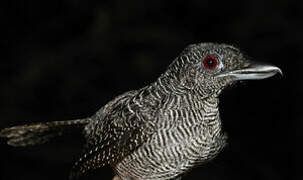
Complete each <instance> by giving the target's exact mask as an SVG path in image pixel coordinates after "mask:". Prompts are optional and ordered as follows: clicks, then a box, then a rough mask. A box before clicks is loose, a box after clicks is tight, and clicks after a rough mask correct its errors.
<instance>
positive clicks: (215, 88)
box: [0, 43, 281, 180]
mask: <svg viewBox="0 0 303 180" xmlns="http://www.w3.org/2000/svg"><path fill="white" fill-rule="evenodd" d="M277 72H278V73H281V70H280V69H279V68H277V67H275V66H271V65H266V64H260V63H254V62H252V61H250V60H248V59H247V58H246V57H245V56H244V55H243V54H242V53H241V51H240V50H239V49H237V48H235V47H233V46H230V45H226V44H215V43H200V44H194V45H190V46H188V47H187V48H185V50H184V51H183V52H182V53H181V54H180V55H179V56H178V57H177V58H176V59H175V60H174V61H173V62H172V63H171V64H170V66H169V67H168V69H167V71H166V72H165V73H163V74H162V75H161V76H160V77H159V78H158V79H157V80H156V81H155V82H153V83H151V84H150V85H148V86H146V87H144V88H142V89H139V90H134V91H129V92H126V93H124V94H122V95H120V96H118V97H116V98H114V99H113V100H112V101H110V102H109V103H107V104H106V105H105V106H103V107H102V108H101V109H100V110H99V111H98V112H96V113H95V114H94V115H93V116H91V117H88V118H84V119H79V120H69V121H56V122H47V123H36V124H31V125H24V126H15V127H11V128H6V129H3V130H2V131H1V132H0V136H1V137H5V138H8V144H9V145H12V146H28V145H36V144H41V143H45V142H47V141H48V140H49V139H50V138H53V137H55V136H59V135H62V134H64V132H67V131H68V130H70V129H74V128H80V129H83V134H84V136H85V138H86V141H87V144H86V146H85V153H84V154H83V155H82V157H81V158H80V159H79V161H78V162H76V163H75V165H74V166H73V168H72V172H71V175H70V177H71V178H77V177H79V176H81V175H83V174H84V173H86V172H87V171H89V170H93V169H96V168H100V167H102V166H105V165H110V166H112V167H113V169H114V171H115V172H116V174H117V178H119V179H122V180H139V179H140V180H141V179H144V180H155V179H157V180H166V179H179V178H181V177H182V175H183V174H184V173H185V172H187V171H188V170H190V169H191V168H193V167H195V166H196V165H198V164H201V163H204V162H207V161H209V160H211V159H212V158H214V157H215V156H216V155H217V154H218V153H219V152H220V150H221V149H222V148H223V147H224V146H225V145H226V139H227V136H226V135H225V133H224V132H223V131H222V128H221V120H220V115H219V109H218V103H219V99H218V96H219V94H220V93H221V92H222V90H223V89H224V88H225V87H227V86H228V85H230V84H233V83H234V82H236V81H238V80H247V79H264V78H268V77H271V76H273V75H274V74H276V73H277Z"/></svg>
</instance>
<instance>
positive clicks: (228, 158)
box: [0, 0, 303, 180]
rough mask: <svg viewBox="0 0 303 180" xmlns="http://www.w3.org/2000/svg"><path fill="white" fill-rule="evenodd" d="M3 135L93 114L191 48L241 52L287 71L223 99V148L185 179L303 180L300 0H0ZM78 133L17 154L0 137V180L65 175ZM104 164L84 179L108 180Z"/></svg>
mask: <svg viewBox="0 0 303 180" xmlns="http://www.w3.org/2000/svg"><path fill="white" fill-rule="evenodd" d="M1 8H2V10H1V13H0V15H1V30H2V32H1V34H0V39H1V40H0V42H1V45H2V48H1V49H2V57H1V60H0V62H1V63H0V128H4V127H8V126H11V125H18V124H25V123H31V122H47V121H55V120H65V119H74V118H80V117H86V116H89V115H92V114H93V113H94V112H95V111H97V110H98V109H99V108H100V107H101V106H102V105H104V104H105V103H106V102H108V101H109V100H110V99H112V98H113V97H115V96H116V95H119V94H121V93H123V92H125V91H127V90H131V89H137V88H140V87H143V86H144V85H147V84H148V83H150V82H153V81H154V80H155V79H156V78H157V77H158V76H159V75H160V74H161V73H162V72H164V71H165V69H166V67H167V66H168V65H169V63H170V62H171V61H172V60H173V59H174V58H175V57H176V56H177V55H178V54H179V53H180V52H181V51H182V49H183V48H184V47H185V46H187V45H188V44H191V43H198V42H219V43H222V42H224V43H229V44H233V45H236V46H238V47H240V48H241V49H242V50H244V51H245V52H246V53H247V54H248V55H250V56H251V57H254V58H255V59H256V60H260V61H264V62H268V63H271V64H275V65H277V66H278V67H280V68H281V69H282V70H283V72H284V76H283V77H282V76H275V77H273V78H270V79H266V80H262V81H249V82H245V83H240V85H239V86H237V87H233V88H229V89H228V90H226V91H224V93H223V94H222V96H221V103H220V107H221V117H222V120H223V123H224V128H225V130H226V131H227V132H228V134H229V146H228V147H227V148H226V149H225V151H224V152H223V153H221V154H220V155H219V156H218V157H217V158H216V160H214V161H213V162H211V163H209V164H206V165H204V166H201V167H198V168H196V169H194V170H193V171H192V172H191V173H189V174H188V175H187V176H186V177H185V178H184V179H194V178H195V179H211V180H216V179H221V180H225V179H232V180H235V179H247V180H252V179H274V180H280V179H303V175H302V172H301V170H302V169H301V162H302V160H303V159H302V155H301V152H302V148H301V146H300V145H301V144H302V137H303V129H302V128H303V118H302V114H301V111H300V108H301V104H300V103H299V101H300V94H301V90H302V89H301V88H302V67H301V66H302V65H303V63H302V60H303V20H302V18H303V1H301V0H288V1H287V0H284V1H277V0H267V1H263V0H246V1H217V0H215V1H210V0H209V1H207V0H200V1H198V0H188V1H186V2H177V1H163V0H162V1H160V0H151V1H142V0H134V1H96V0H91V1H80V0H44V1H39V0H31V1H9V3H4V2H1ZM83 141H84V140H83V139H82V137H81V135H80V134H78V135H69V136H68V137H65V138H59V139H57V140H56V141H53V143H50V144H46V145H41V146H37V147H29V148H24V149H23V148H13V147H9V146H7V145H6V144H5V141H4V140H3V139H1V140H0V152H1V154H0V179H4V180H15V179H20V180H21V179H51V180H53V179H67V178H68V174H69V170H70V168H71V166H72V163H73V162H74V161H76V160H77V158H78V157H79V155H80V152H81V148H82V145H83ZM112 177H113V173H112V171H111V169H110V168H109V167H104V168H101V169H99V170H97V171H95V172H94V173H91V174H90V175H89V176H87V177H86V178H84V179H104V180H109V179H111V178H112Z"/></svg>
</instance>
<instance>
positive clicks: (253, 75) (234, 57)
mask: <svg viewBox="0 0 303 180" xmlns="http://www.w3.org/2000/svg"><path fill="white" fill-rule="evenodd" d="M276 73H281V74H282V71H281V70H280V69H279V68H278V67H276V66H272V65H268V64H264V63H256V62H253V61H251V60H249V59H248V58H247V57H246V56H244V55H243V54H242V53H241V51H240V50H239V49H237V48H235V47H233V46H231V45H226V44H215V43H201V44H194V45H189V46H188V47H186V48H185V49H184V51H183V52H182V53H181V54H180V56H179V57H177V58H176V60H175V61H174V62H173V63H172V64H171V65H170V66H169V68H168V71H167V73H166V74H167V75H170V77H171V78H170V79H173V80H172V81H171V82H174V83H173V84H174V89H177V90H179V91H180V92H182V91H183V92H184V91H188V90H190V91H195V92H196V93H199V95H200V96H203V97H208V96H218V95H219V94H220V92H221V91H222V90H223V89H224V88H225V87H226V86H228V85H230V84H233V83H234V82H236V81H239V80H250V79H265V78H268V77H271V76H273V75H275V74H276Z"/></svg>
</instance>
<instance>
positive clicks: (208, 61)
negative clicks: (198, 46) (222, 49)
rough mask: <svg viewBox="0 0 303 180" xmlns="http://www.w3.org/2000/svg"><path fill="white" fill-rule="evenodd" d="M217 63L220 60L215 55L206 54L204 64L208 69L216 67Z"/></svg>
mask: <svg viewBox="0 0 303 180" xmlns="http://www.w3.org/2000/svg"><path fill="white" fill-rule="evenodd" d="M217 64H218V61H217V59H216V58H215V57H214V56H206V57H205V58H204V60H203V66H204V67H205V68H206V69H215V68H216V66H217Z"/></svg>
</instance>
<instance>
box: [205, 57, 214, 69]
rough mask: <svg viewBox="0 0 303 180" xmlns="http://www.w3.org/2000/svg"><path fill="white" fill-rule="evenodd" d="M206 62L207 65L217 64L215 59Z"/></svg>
mask: <svg viewBox="0 0 303 180" xmlns="http://www.w3.org/2000/svg"><path fill="white" fill-rule="evenodd" d="M206 64H207V66H209V67H213V66H214V64H215V61H214V60H213V59H208V60H207V61H206Z"/></svg>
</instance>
